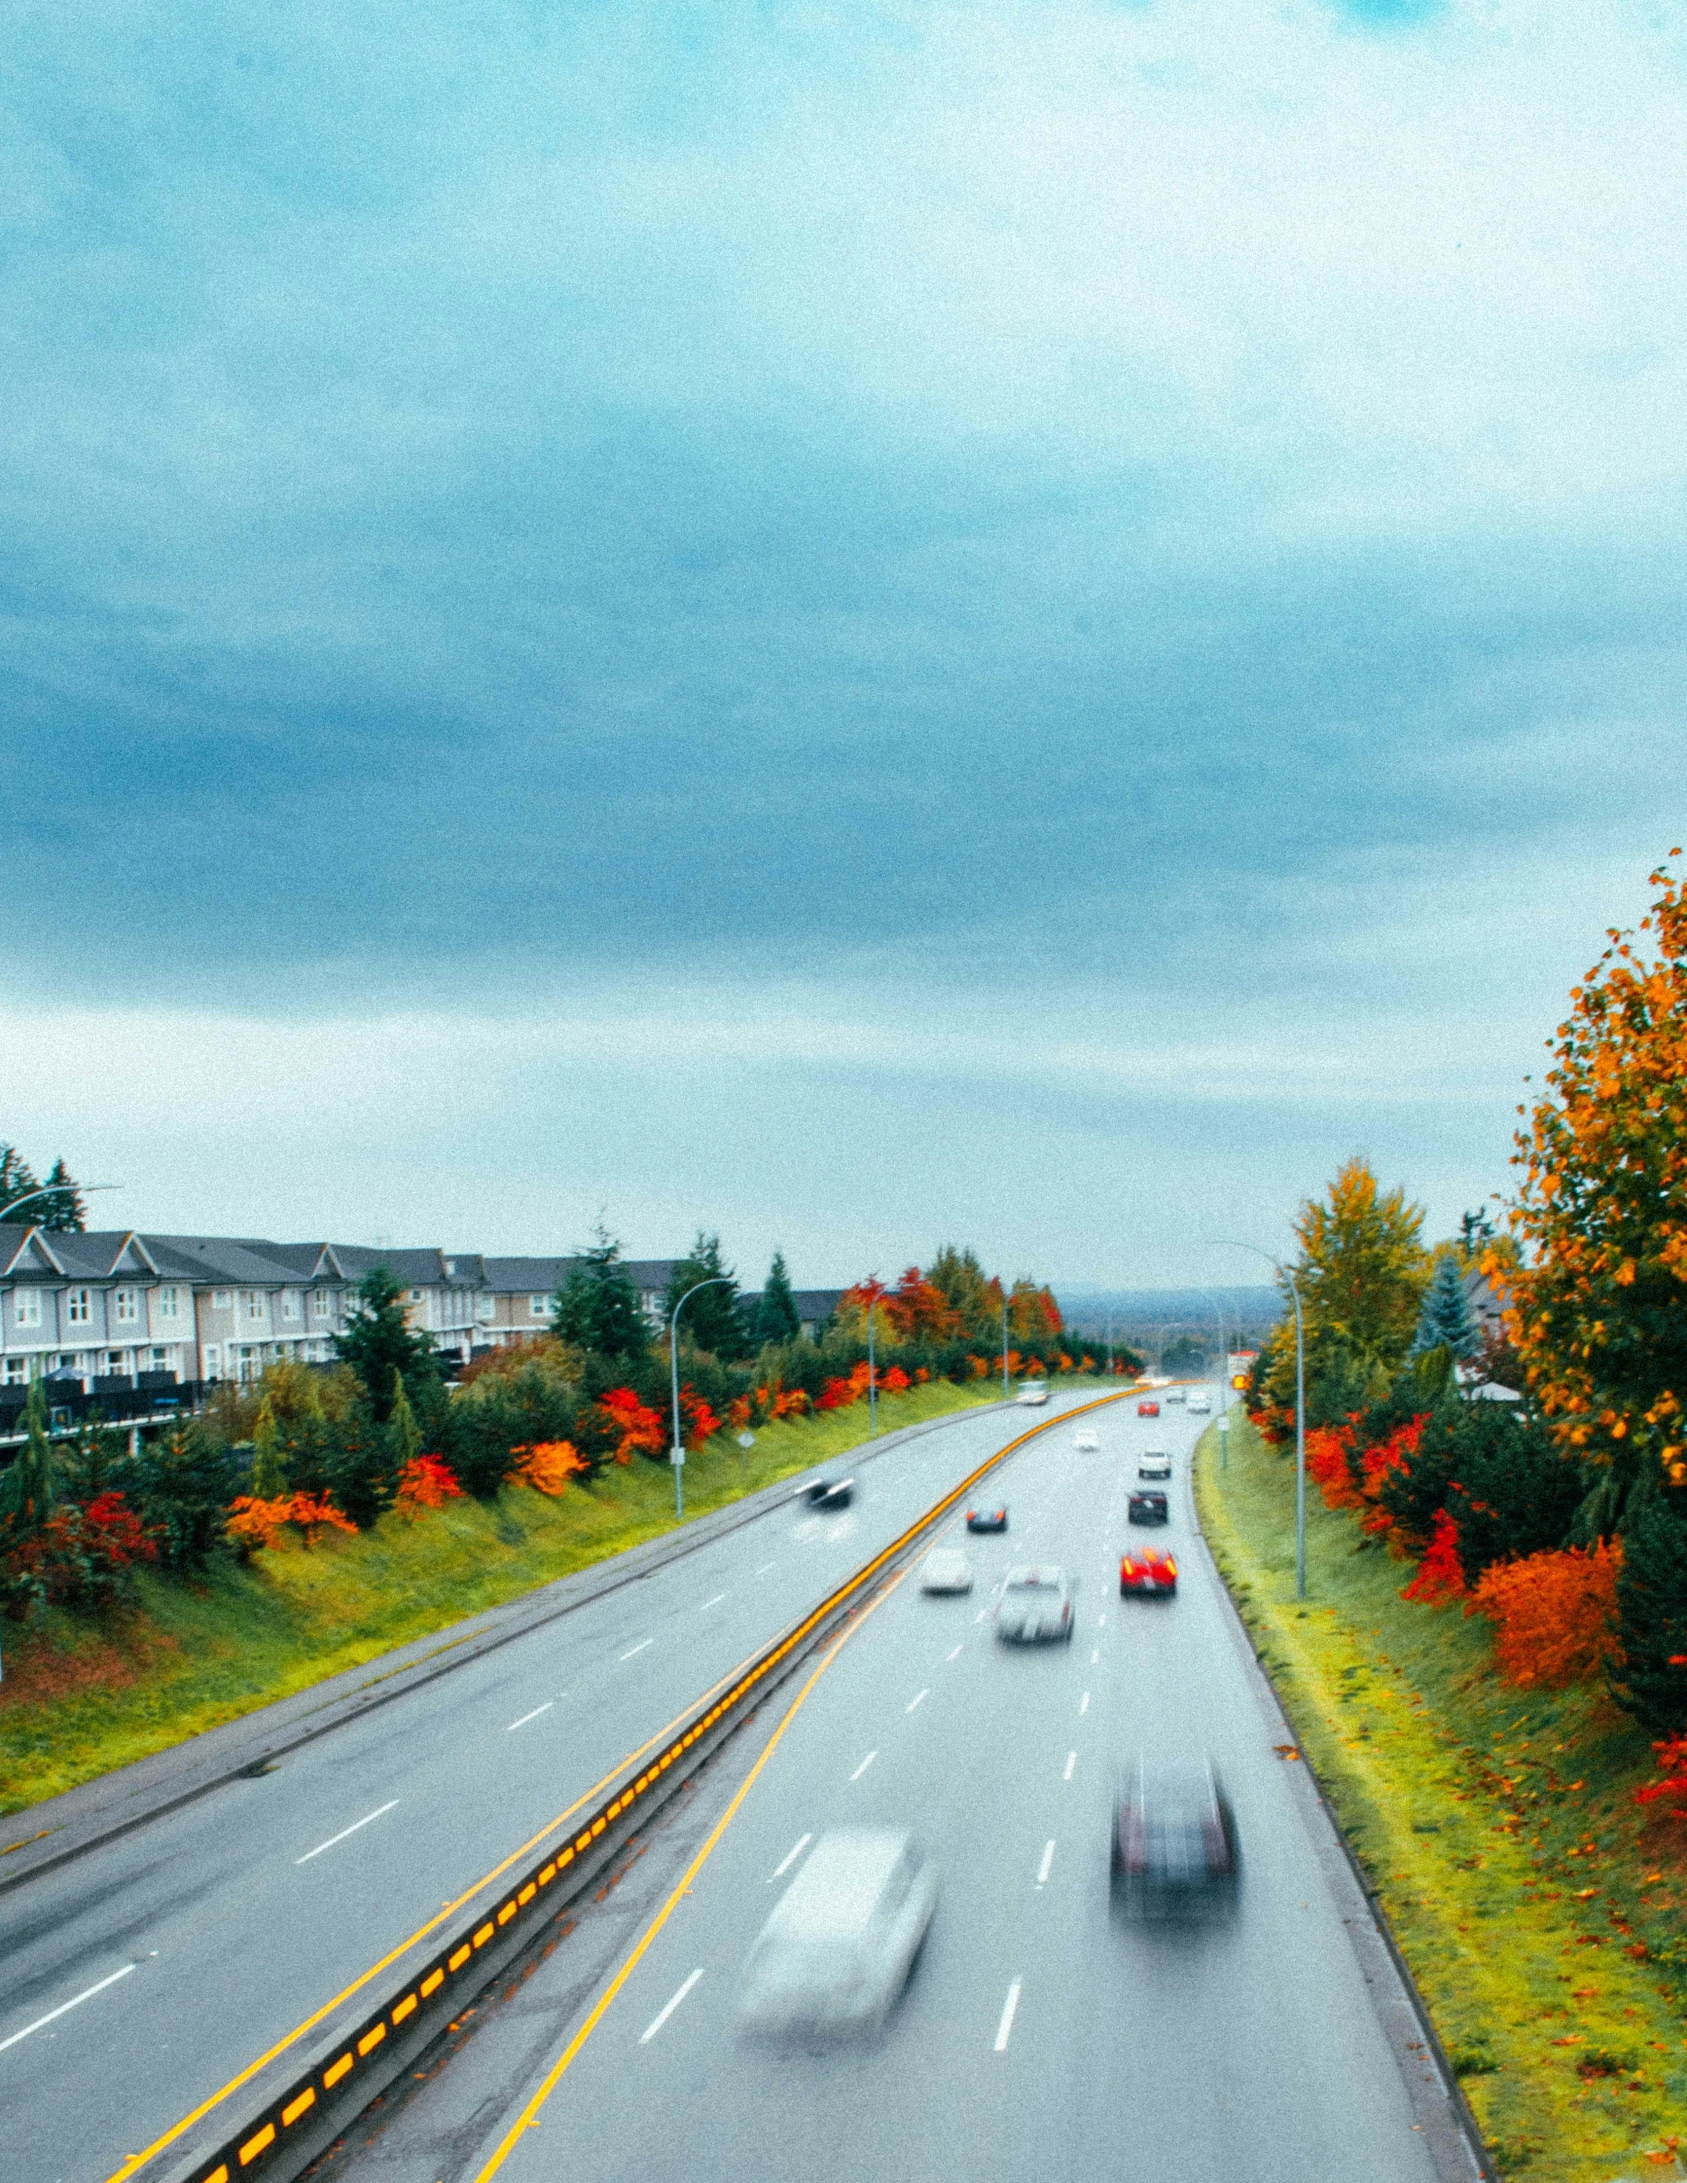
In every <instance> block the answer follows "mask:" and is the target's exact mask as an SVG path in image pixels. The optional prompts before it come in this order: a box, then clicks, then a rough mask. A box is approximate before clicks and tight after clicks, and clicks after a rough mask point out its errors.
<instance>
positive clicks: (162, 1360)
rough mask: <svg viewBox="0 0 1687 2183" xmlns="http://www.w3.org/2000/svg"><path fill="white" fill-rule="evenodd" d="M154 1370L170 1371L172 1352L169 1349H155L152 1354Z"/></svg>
mask: <svg viewBox="0 0 1687 2183" xmlns="http://www.w3.org/2000/svg"><path fill="white" fill-rule="evenodd" d="M152 1369H153V1370H154V1371H155V1372H168V1371H169V1369H170V1352H169V1351H168V1350H167V1349H159V1348H157V1347H154V1349H153V1352H152Z"/></svg>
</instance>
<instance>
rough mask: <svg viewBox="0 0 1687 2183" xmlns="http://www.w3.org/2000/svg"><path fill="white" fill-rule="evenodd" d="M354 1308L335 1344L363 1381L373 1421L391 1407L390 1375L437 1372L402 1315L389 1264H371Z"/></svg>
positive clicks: (400, 1292)
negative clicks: (355, 1309)
mask: <svg viewBox="0 0 1687 2183" xmlns="http://www.w3.org/2000/svg"><path fill="white" fill-rule="evenodd" d="M357 1305H358V1308H357V1311H356V1314H355V1315H354V1316H353V1318H352V1319H351V1320H350V1321H349V1322H348V1323H347V1326H346V1330H345V1332H344V1333H343V1334H338V1335H336V1336H335V1338H334V1347H335V1349H336V1350H337V1351H338V1352H339V1355H340V1357H341V1358H342V1360H343V1361H344V1362H345V1363H347V1364H349V1365H350V1366H351V1368H352V1370H353V1371H354V1372H355V1373H356V1374H357V1376H358V1378H359V1379H360V1380H361V1381H362V1382H363V1389H364V1393H365V1394H366V1395H367V1397H368V1400H369V1408H370V1411H371V1413H372V1414H373V1416H374V1419H375V1423H376V1424H377V1425H384V1424H385V1423H386V1421H387V1417H388V1415H389V1413H390V1412H391V1409H392V1385H393V1381H392V1376H393V1374H394V1373H395V1372H401V1373H403V1375H404V1376H405V1378H406V1379H414V1380H420V1379H424V1378H428V1377H431V1376H433V1375H435V1374H437V1372H438V1370H439V1365H438V1363H437V1361H436V1359H435V1357H434V1349H433V1343H432V1341H431V1340H430V1339H429V1337H428V1336H427V1335H426V1334H422V1333H413V1332H412V1331H411V1328H410V1325H409V1323H408V1321H407V1320H406V1319H405V1316H404V1289H403V1286H402V1285H401V1283H400V1282H399V1281H398V1280H397V1279H396V1278H395V1277H394V1274H393V1271H392V1268H391V1267H390V1266H371V1267H370V1269H369V1271H368V1272H367V1273H366V1274H365V1275H364V1276H363V1279H362V1280H361V1281H360V1282H359V1283H358V1284H357Z"/></svg>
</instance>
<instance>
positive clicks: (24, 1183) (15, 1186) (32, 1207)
mask: <svg viewBox="0 0 1687 2183" xmlns="http://www.w3.org/2000/svg"><path fill="white" fill-rule="evenodd" d="M40 1187H41V1185H40V1184H39V1183H38V1182H37V1181H36V1179H35V1175H34V1172H33V1170H32V1169H31V1167H30V1164H29V1162H28V1161H27V1160H26V1159H25V1158H24V1157H23V1155H22V1154H21V1153H20V1152H19V1151H18V1149H17V1147H16V1146H15V1145H0V1220H5V1219H6V1218H7V1213H6V1208H7V1206H9V1205H10V1204H12V1202H13V1201H14V1200H15V1199H19V1198H30V1199H31V1200H32V1202H31V1203H30V1204H28V1205H23V1206H20V1207H19V1209H18V1213H17V1220H18V1222H19V1224H21V1225H22V1226H24V1227H26V1228H27V1227H33V1226H34V1224H35V1223H36V1221H37V1220H38V1219H39V1218H40V1208H41V1205H42V1203H43V1200H41V1199H40V1198H37V1197H35V1195H34V1193H35V1192H36V1191H37V1190H39V1189H40Z"/></svg>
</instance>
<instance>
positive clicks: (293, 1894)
mask: <svg viewBox="0 0 1687 2183" xmlns="http://www.w3.org/2000/svg"><path fill="white" fill-rule="evenodd" d="M1064 1399H1065V1400H1067V1401H1076V1400H1082V1399H1085V1398H1083V1397H1081V1396H1073V1397H1069V1398H1064ZM1060 1407H1061V1401H1060V1400H1058V1399H1057V1401H1056V1402H1055V1403H1054V1404H1052V1405H1051V1410H1058V1409H1059V1408H1060ZM1047 1414H1049V1413H1034V1412H1018V1413H1013V1414H1008V1415H1001V1414H997V1415H992V1416H988V1417H971V1418H969V1417H966V1416H965V1415H963V1416H962V1417H960V1418H958V1419H957V1420H956V1421H955V1422H954V1423H953V1424H952V1425H946V1426H945V1427H943V1429H941V1430H939V1431H935V1432H931V1433H928V1434H926V1435H924V1436H922V1437H920V1438H918V1439H916V1440H913V1441H911V1442H909V1443H907V1444H906V1445H905V1446H903V1447H901V1448H898V1449H896V1450H894V1451H891V1452H889V1453H887V1454H885V1455H884V1456H882V1457H880V1458H879V1459H877V1460H876V1461H874V1462H873V1463H872V1464H870V1465H868V1466H867V1467H865V1468H864V1469H863V1470H862V1471H861V1473H860V1491H859V1493H858V1496H857V1499H856V1502H855V1504H854V1506H853V1507H852V1508H850V1509H849V1510H847V1511H844V1512H841V1513H839V1514H836V1515H831V1516H819V1515H816V1514H814V1513H812V1512H811V1511H809V1510H808V1509H807V1508H806V1507H801V1506H798V1505H797V1504H796V1503H795V1502H793V1503H791V1504H789V1505H787V1506H784V1507H782V1508H780V1509H779V1510H778V1511H777V1512H775V1513H770V1514H769V1515H768V1516H767V1517H765V1518H763V1519H761V1520H759V1521H757V1522H755V1523H752V1524H750V1525H747V1526H746V1527H745V1528H744V1529H742V1530H739V1531H737V1532H735V1533H732V1534H730V1535H728V1536H726V1537H724V1538H722V1539H719V1540H718V1541H715V1542H713V1543H712V1544H711V1545H709V1546H707V1547H704V1548H702V1549H700V1550H699V1551H697V1552H696V1553H693V1554H691V1555H689V1556H687V1557H685V1558H684V1559H682V1560H680V1561H677V1562H676V1563H674V1564H673V1565H672V1566H671V1567H669V1568H665V1569H658V1570H656V1571H654V1572H653V1573H652V1574H651V1575H650V1576H648V1577H647V1578H646V1579H644V1580H643V1581H641V1582H640V1583H639V1584H637V1585H635V1586H629V1587H627V1588H625V1589H623V1590H620V1591H616V1592H613V1593H611V1594H609V1595H608V1596H606V1597H605V1598H603V1599H601V1600H596V1601H593V1602H591V1603H590V1604H588V1605H586V1606H584V1607H582V1608H581V1609H580V1610H579V1611H578V1612H576V1613H573V1614H570V1615H567V1616H565V1617H563V1618H562V1619H560V1620H558V1621H556V1622H552V1623H549V1624H547V1625H545V1626H543V1627H541V1628H539V1629H536V1630H534V1631H532V1632H530V1633H528V1634H527V1635H525V1636H523V1637H521V1638H518V1639H517V1640H515V1641H513V1642H511V1643H510V1644H507V1645H505V1646H503V1647H502V1648H501V1649H499V1650H498V1651H496V1652H493V1653H490V1654H488V1655H487V1656H486V1657H485V1658H484V1659H480V1660H474V1661H470V1662H468V1663H467V1664H466V1665H464V1666H463V1667H461V1668H460V1669H458V1670H457V1671H455V1672H454V1673H452V1674H450V1675H447V1676H444V1677H442V1678H440V1679H439V1680H438V1681H436V1682H433V1683H430V1684H428V1685H426V1686H424V1687H423V1688H421V1689H418V1690H416V1691H414V1692H412V1693H410V1694H409V1695H407V1696H406V1697H404V1698H403V1699H401V1700H398V1701H396V1702H395V1703H393V1704H392V1705H390V1706H388V1707H386V1708H384V1709H383V1710H381V1711H380V1712H378V1713H374V1714H372V1715H370V1716H369V1717H368V1718H366V1719H361V1720H358V1721H354V1722H351V1723H349V1724H348V1725H347V1726H346V1727H344V1728H343V1729H340V1730H338V1731H336V1732H335V1733H334V1734H332V1735H330V1736H327V1737H325V1738H323V1739H322V1740H321V1741H320V1742H319V1743H316V1744H312V1745H309V1746H307V1747H305V1748H304V1749H302V1750H299V1751H296V1752H294V1753H293V1754H291V1755H290V1756H289V1757H287V1758H286V1759H285V1761H284V1762H283V1763H282V1764H281V1765H280V1766H279V1767H277V1768H276V1769H275V1770H274V1771H273V1772H271V1773H269V1774H266V1775H264V1776H262V1777H261V1778H256V1779H251V1780H241V1781H237V1782H234V1783H232V1784H230V1785H229V1786H227V1787H225V1788H222V1789H219V1790H218V1791H216V1792H215V1793H214V1794H212V1795H210V1796H207V1797H205V1798H202V1799H201V1800H199V1801H198V1802H196V1803H193V1804H191V1805H188V1806H186V1807H185V1808H184V1809H182V1810H180V1811H178V1812H175V1813H172V1814H168V1815H166V1816H164V1817H162V1818H160V1819H158V1820H156V1821H154V1822H153V1823H151V1824H149V1825H147V1826H145V1827H143V1828H141V1829H140V1830H138V1831H137V1832H135V1833H133V1834H131V1835H128V1836H125V1837H122V1838H120V1839H118V1840H116V1841H113V1842H110V1843H107V1844H106V1845H104V1846H103V1847H102V1848H100V1849H97V1850H94V1851H91V1852H90V1853H89V1854H88V1855H86V1856H84V1857H80V1858H78V1859H76V1860H75V1861H74V1862H73V1863H70V1864H68V1865H65V1866H63V1867H62V1868H60V1869H58V1870H56V1871H50V1872H46V1873H43V1874H41V1875H40V1876H39V1877H38V1878H37V1879H35V1880H33V1881H30V1882H28V1883H27V1884H25V1885H24V1886H22V1887H20V1888H18V1889H16V1890H15V1891H13V1892H11V1893H9V1894H7V1895H5V1896H3V1897H0V2150H3V2158H0V2172H3V2174H4V2177H5V2179H6V2183H101V2179H103V2178H104V2177H106V2176H109V2175H110V2174H111V2173H112V2172H113V2171H114V2170H115V2169H116V2168H117V2167H119V2166H120V2164H121V2163H122V2161H123V2160H124V2158H125V2157H126V2155H128V2154H129V2153H131V2152H134V2151H136V2150H138V2149H140V2148H141V2147H143V2146H145V2145H147V2144H149V2143H151V2142H152V2141H153V2139H155V2138H156V2137H158V2136H159V2135H160V2134H161V2133H162V2132H163V2131H165V2130H167V2129H168V2128H170V2127H171V2126H172V2125H173V2124H174V2123H175V2122H176V2121H178V2120H179V2119H180V2118H181V2117H182V2116H183V2115H185V2114H186V2113H187V2112H188V2111H189V2110H190V2109H191V2108H193V2107H194V2106H196V2105H197V2104H198V2103H199V2102H200V2101H201V2100H203V2099H205V2098H207V2097H208V2096H210V2095H211V2094H212V2093H213V2092H215V2091H216V2090H217V2089H218V2088H219V2087H221V2086H222V2085H224V2084H226V2083H227V2081H228V2080H229V2079H230V2078H231V2077H233V2076H234V2075H235V2074H236V2073H237V2072H238V2071H240V2070H242V2069H243V2068H245V2067H246V2066H247V2065H248V2064H250V2063H251V2062H252V2061H254V2060H255V2059H256V2058H257V2057H258V2056H259V2055H260V2054H262V2053H263V2052H264V2051H265V2050H266V2049H267V2048H268V2047H269V2046H270V2045H271V2043H272V2042H274V2041H276V2040H278V2039H281V2038H284V2037H285V2036H286V2035H287V2034H288V2033H289V2032H290V2031H292V2030H293V2029H294V2027H296V2026H297V2025H298V2024H300V2023H301V2022H302V2021H303V2019H304V2018H305V2017H306V2016H307V2015H309V2014H311V2013H312V2012H313V2011H315V2010H316V2009H318V2008H319V2007H321V2005H322V2004H323V2003H324V2002H326V2001H327V2000H328V1999H330V1998H331V1996H332V1995H333V1994H335V1993H336V1992H337V1991H338V1990H339V1989H340V1988H341V1987H342V1986H344V1985H345V1984H347V1983H348V1982H349V1981H350V1980H351V1979H353V1978H355V1977H357V1976H358V1975H359V1974H360V1973H361V1972H363V1971H364V1970H365V1969H366V1968H367V1967H368V1966H369V1965H370V1964H372V1963H373V1962H375V1961H376V1960H377V1959H378V1958H379V1957H380V1956H381V1955H383V1954H384V1953H385V1952H386V1951H387V1950H388V1949H390V1948H392V1947H393V1946H395V1945H396V1944H397V1943H399V1942H400V1941H402V1940H403V1939H404V1938H405V1937H406V1936H408V1935H409V1934H410V1933H412V1932H413V1931H414V1930H415V1929H416V1928H417V1927H418V1926H419V1925H421V1924H422V1923H423V1922H424V1920H425V1919H427V1918H429V1917H431V1916H432V1915H433V1914H434V1913H435V1912H437V1911H438V1910H439V1909H440V1907H441V1905H442V1903H443V1902H445V1901H446V1900H448V1899H450V1898H453V1897H455V1896H456V1895H458V1894H460V1893H461V1892H462V1891H463V1890H464V1889H465V1888H466V1887H468V1886H469V1885H471V1884H472V1883H473V1882H474V1881H475V1880H477V1879H478V1878H479V1877H480V1876H481V1875H482V1874H483V1873H485V1872H486V1871H487V1870H488V1869H489V1868H490V1867H491V1866H492V1865H493V1864H495V1863H496V1862H497V1861H498V1860H499V1859H500V1858H502V1857H503V1856H504V1855H506V1854H508V1853H509V1852H510V1851H512V1850H513V1849H515V1848H516V1847H517V1845H518V1844H520V1843H521V1842H523V1841H524V1840H526V1839H527V1838H528V1837H529V1836H530V1835H532V1834H533V1833H535V1832H536V1831H537V1830H538V1829H540V1828H541V1827H543V1826H545V1825H546V1824H547V1823H548V1822H550V1821H551V1820H552V1819H554V1818H555V1817H556V1816H557V1815H558V1814H559V1813H560V1812H561V1811H562V1810H564V1809H565V1808H566V1807H567V1806H568V1805H569V1804H570V1803H571V1802H572V1801H573V1800H574V1799H575V1798H576V1797H578V1796H580V1795H581V1794H583V1793H584V1792H585V1791H586V1790H588V1789H589V1788H591V1786H592V1785H593V1784H594V1783H595V1782H597V1781H598V1780H599V1779H600V1778H601V1777H602V1776H604V1775H606V1774H608V1773H609V1772H610V1771H611V1770H613V1769H614V1768H616V1767H618V1766H619V1765H620V1764H621V1762H622V1761H623V1759H624V1758H625V1757H626V1756H627V1754H628V1753H629V1752H630V1751H632V1750H633V1749H635V1748H636V1747H637V1746H638V1745H640V1744H641V1743H642V1742H643V1741H644V1740H645V1739H646V1738H647V1737H649V1736H651V1735H653V1734H654V1733H655V1732H656V1731H657V1730H659V1729H660V1728H661V1727H662V1726H663V1724H664V1723H665V1722H667V1721H669V1720H670V1719H672V1718H673V1716H674V1715H676V1714H678V1713H679V1712H681V1711H682V1710H683V1709H684V1708H685V1707H686V1706H687V1705H689V1704H690V1703H691V1702H692V1701H693V1700H695V1699H696V1698H698V1697H700V1696H701V1695H702V1693H703V1692H704V1690H705V1689H707V1688H708V1687H709V1686H710V1685H711V1684H712V1683H713V1682H714V1681H715V1680H716V1679H717V1678H719V1677H722V1676H724V1675H725V1674H727V1672H728V1671H729V1670H730V1669H731V1668H733V1667H734V1666H735V1665H736V1664H737V1663H738V1662H740V1661H741V1660H743V1659H744V1658H745V1657H746V1656H747V1655H748V1654H750V1653H752V1652H753V1651H755V1650H756V1648H757V1647H758V1646H760V1645H761V1644H763V1643H764V1642H766V1640H767V1639H768V1638H770V1637H771V1636H772V1635H774V1634H775V1633H776V1632H777V1631H778V1630H779V1629H781V1628H783V1627H784V1626H785V1625H786V1624H787V1623H789V1622H791V1621H792V1620H794V1619H796V1617H797V1616H798V1615H800V1614H801V1613H802V1612H804V1611H805V1610H806V1609H807V1608H809V1607H810V1606H811V1605H812V1604H813V1603H814V1602H815V1600H817V1599H818V1598H820V1597H821V1596H822V1595H823V1594H824V1593H825V1592H826V1591H828V1590H829V1589H830V1588H831V1587H832V1586H833V1585H834V1584H836V1583H837V1582H838V1581H840V1580H841V1579H842V1578H843V1577H844V1576H846V1575H847V1574H849V1573H850V1572H851V1571H852V1570H854V1569H855V1568H857V1567H859V1565H860V1564H861V1563H862V1562H863V1561H865V1560H867V1559H869V1558H870V1556H871V1554H872V1553H873V1552H875V1551H876V1550H877V1549H878V1548H879V1547H880V1546H882V1545H883V1544H885V1543H886V1542H887V1541H888V1540H889V1539H890V1538H892V1537H894V1536H895V1535H896V1533H897V1532H899V1531H900V1530H901V1529H903V1528H904V1527H905V1525H906V1524H907V1523H909V1522H910V1521H911V1520H912V1519H913V1518H914V1517H915V1516H917V1515H918V1514H920V1513H921V1512H922V1511H923V1510H924V1509H926V1508H928V1507H929V1506H930V1505H931V1503H932V1502H933V1501H934V1500H936V1499H938V1498H939V1497H940V1496H941V1495H942V1493H943V1492H945V1491H946V1490H947V1489H948V1488H949V1487H950V1486H952V1485H953V1484H954V1483H955V1481H956V1480H957V1479H959V1478H961V1477H963V1476H965V1474H966V1473H967V1472H968V1471H969V1470H971V1469H973V1468H975V1467H976V1466H977V1464H978V1463H979V1462H981V1461H982V1460H984V1458H985V1457H986V1455H988V1454H989V1453H990V1452H992V1451H993V1450H994V1449H996V1448H998V1447H1000V1446H1002V1445H1003V1444H1004V1443H1005V1442H1006V1441H1008V1440H1010V1439H1012V1438H1013V1437H1014V1436H1015V1435H1016V1434H1017V1433H1019V1432H1021V1431H1023V1430H1024V1429H1025V1428H1026V1426H1028V1425H1030V1424H1032V1423H1034V1422H1036V1421H1037V1418H1038V1416H1039V1415H1047ZM834 1467H835V1468H844V1467H847V1465H839V1466H834Z"/></svg>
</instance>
